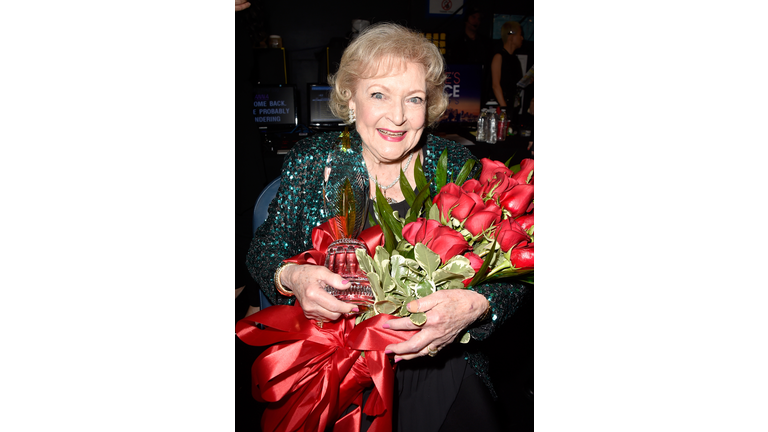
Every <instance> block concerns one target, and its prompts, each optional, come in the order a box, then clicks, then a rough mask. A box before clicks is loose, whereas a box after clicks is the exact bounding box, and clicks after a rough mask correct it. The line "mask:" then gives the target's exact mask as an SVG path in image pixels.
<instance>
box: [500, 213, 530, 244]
mask: <svg viewBox="0 0 768 432" xmlns="http://www.w3.org/2000/svg"><path fill="white" fill-rule="evenodd" d="M528 240H530V237H529V236H528V233H526V232H525V231H524V230H523V228H522V227H521V226H520V225H519V224H517V223H516V222H515V221H514V220H512V219H504V220H503V221H501V224H499V226H498V228H496V241H497V242H498V243H499V247H501V250H503V251H504V252H507V251H509V250H510V249H512V248H513V247H515V246H517V245H520V244H521V243H523V242H526V243H527V242H528Z"/></svg>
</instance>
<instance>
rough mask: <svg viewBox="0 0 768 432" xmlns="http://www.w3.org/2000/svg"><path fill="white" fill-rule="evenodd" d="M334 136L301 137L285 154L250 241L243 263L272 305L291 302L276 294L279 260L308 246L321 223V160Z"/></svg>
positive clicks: (306, 248) (290, 299)
mask: <svg viewBox="0 0 768 432" xmlns="http://www.w3.org/2000/svg"><path fill="white" fill-rule="evenodd" d="M334 138H335V135H334V134H320V135H316V136H314V137H311V138H307V139H304V140H302V141H300V142H298V143H297V144H296V145H295V146H294V147H293V149H292V150H291V151H290V152H289V153H288V154H287V155H286V157H285V161H284V163H283V170H282V172H281V175H280V188H279V189H278V191H277V195H276V196H275V199H273V200H272V203H271V204H270V205H269V216H268V217H267V220H266V221H265V222H264V223H263V224H262V225H261V226H260V227H259V228H258V229H257V230H256V232H255V234H254V237H253V240H252V241H251V246H250V248H249V250H248V255H247V258H246V265H247V267H248V270H249V271H250V272H251V275H252V276H253V279H254V280H255V281H256V282H257V283H258V284H259V286H260V287H261V290H262V291H263V292H264V294H265V295H266V296H267V298H268V299H269V301H270V302H272V304H292V303H293V301H294V298H293V297H290V298H289V297H285V296H283V295H280V294H278V293H277V290H276V289H275V286H274V279H273V278H274V274H275V270H277V267H278V265H280V263H281V262H282V260H284V259H288V258H290V257H292V256H294V255H296V254H298V253H300V252H302V251H305V250H308V249H310V248H311V247H312V244H311V233H312V229H313V228H314V227H316V226H317V225H319V224H320V223H322V222H323V220H322V216H323V215H322V212H323V210H322V192H321V187H322V186H321V175H322V172H321V170H322V166H323V165H322V161H323V160H324V158H325V156H327V153H328V150H329V149H330V143H331V142H332V141H333V139H334Z"/></svg>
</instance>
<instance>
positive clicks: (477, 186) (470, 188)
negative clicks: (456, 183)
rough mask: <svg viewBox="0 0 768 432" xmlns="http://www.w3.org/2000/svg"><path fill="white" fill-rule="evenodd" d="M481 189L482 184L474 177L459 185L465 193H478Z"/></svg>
mask: <svg viewBox="0 0 768 432" xmlns="http://www.w3.org/2000/svg"><path fill="white" fill-rule="evenodd" d="M481 189H483V184H482V183H480V182H479V181H478V180H476V179H469V180H467V181H465V182H464V184H463V185H461V190H463V191H464V192H467V193H473V192H474V193H480V190H481Z"/></svg>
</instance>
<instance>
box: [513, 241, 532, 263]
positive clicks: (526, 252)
mask: <svg viewBox="0 0 768 432" xmlns="http://www.w3.org/2000/svg"><path fill="white" fill-rule="evenodd" d="M509 260H510V261H511V262H512V265H513V266H515V268H517V269H525V268H533V245H531V246H526V247H520V248H514V249H512V253H510V257H509Z"/></svg>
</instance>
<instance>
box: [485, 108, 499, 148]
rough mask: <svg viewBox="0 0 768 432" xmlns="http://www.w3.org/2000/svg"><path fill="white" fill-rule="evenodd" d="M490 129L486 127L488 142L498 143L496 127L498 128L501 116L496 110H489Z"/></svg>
mask: <svg viewBox="0 0 768 432" xmlns="http://www.w3.org/2000/svg"><path fill="white" fill-rule="evenodd" d="M487 122H488V129H486V131H487V133H488V136H487V137H486V142H487V143H488V144H496V141H497V139H498V136H497V132H496V129H497V128H498V126H497V125H498V124H499V116H497V115H496V112H495V111H489V112H488V120H487Z"/></svg>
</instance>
